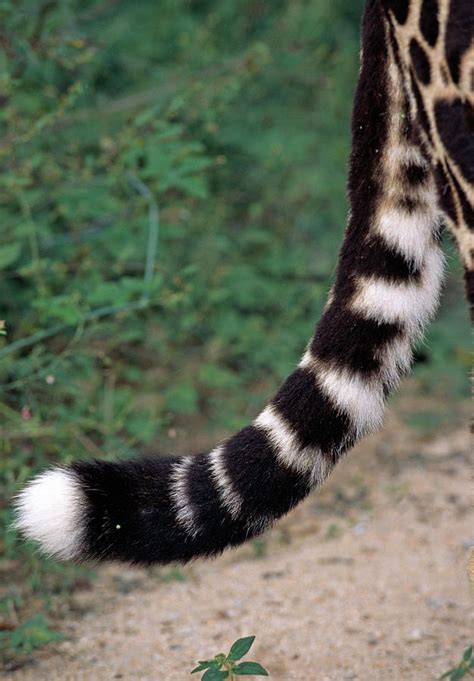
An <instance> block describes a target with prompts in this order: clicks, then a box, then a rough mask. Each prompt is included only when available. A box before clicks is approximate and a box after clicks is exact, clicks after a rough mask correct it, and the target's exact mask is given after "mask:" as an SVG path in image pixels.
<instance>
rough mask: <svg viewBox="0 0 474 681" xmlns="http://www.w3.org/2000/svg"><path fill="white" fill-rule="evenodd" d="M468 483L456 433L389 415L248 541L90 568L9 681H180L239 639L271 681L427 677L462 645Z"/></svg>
mask: <svg viewBox="0 0 474 681" xmlns="http://www.w3.org/2000/svg"><path fill="white" fill-rule="evenodd" d="M472 471H473V468H472V458H470V449H469V437H468V434H467V432H466V429H464V430H458V431H455V432H450V433H446V434H443V435H440V434H439V432H438V433H437V434H435V435H429V436H428V435H426V434H425V435H420V434H417V432H416V431H413V430H408V429H406V428H403V427H402V426H401V423H400V422H399V420H398V419H397V417H396V416H395V415H394V414H392V415H391V417H390V418H389V420H388V424H387V427H386V428H385V429H384V431H383V432H382V433H380V434H378V435H377V436H374V437H373V438H371V439H369V440H367V441H366V442H364V443H362V445H360V446H359V447H358V448H357V449H356V450H355V451H354V452H352V453H351V455H350V456H349V457H347V459H345V460H344V462H342V463H341V464H340V465H339V467H338V469H337V470H336V471H335V473H334V474H333V475H332V476H331V479H330V480H329V481H328V482H327V483H326V485H325V486H324V488H323V489H322V490H320V491H319V492H318V493H316V494H314V495H312V496H311V498H309V499H308V500H307V501H306V502H305V503H304V504H303V505H302V506H301V507H300V508H298V509H296V510H295V511H294V512H293V513H292V514H290V516H289V517H288V518H286V519H285V520H284V521H282V522H280V523H279V524H278V525H277V526H276V527H275V528H274V529H273V530H272V531H271V532H270V533H269V534H268V535H267V536H266V537H265V538H264V539H263V540H261V541H260V542H257V543H251V544H249V545H247V546H244V547H242V548H240V549H238V550H235V551H231V552H227V553H225V554H224V555H223V556H222V557H221V558H219V559H217V560H214V561H212V562H207V563H206V562H198V563H195V564H193V565H190V566H186V567H185V568H182V569H181V570H180V571H177V570H176V569H172V570H170V569H169V568H167V569H159V570H158V569H153V570H152V571H145V570H141V569H133V570H132V569H130V568H127V567H120V566H113V567H111V566H107V567H105V568H103V569H102V570H101V572H100V574H99V577H98V580H97V582H96V583H95V584H94V587H93V589H92V590H85V591H83V592H81V591H79V592H76V593H75V594H74V595H73V596H72V597H71V603H72V610H71V613H72V614H70V615H69V616H68V617H67V618H66V619H65V620H64V621H63V623H62V630H63V631H64V633H65V634H66V635H67V637H68V638H67V640H65V641H64V642H61V643H57V644H55V645H54V646H49V647H48V648H47V649H44V650H41V651H39V652H37V653H36V654H35V657H34V659H33V660H32V661H31V664H29V665H28V666H26V667H23V668H21V669H19V670H17V671H15V672H10V673H9V674H8V679H11V680H12V681H73V680H77V681H79V680H84V681H86V680H87V681H89V680H91V681H113V680H114V679H123V680H124V681H181V680H182V679H187V678H196V676H194V677H190V676H189V672H190V670H191V669H192V667H193V666H194V664H195V662H196V660H197V659H203V658H206V657H210V656H213V655H214V654H215V653H217V652H220V651H226V650H227V649H228V648H229V645H230V644H231V643H232V642H233V641H234V639H236V638H237V637H239V636H248V635H251V634H255V635H256V636H257V639H256V643H255V645H254V647H253V649H252V651H251V654H250V656H249V659H255V660H257V661H259V662H260V663H262V664H263V665H264V666H265V667H267V668H268V670H269V672H270V678H271V679H273V680H274V681H284V680H285V681H286V680H295V681H306V680H311V681H359V680H364V681H410V680H412V679H413V680H415V679H416V680H417V681H425V680H428V679H436V678H439V676H440V674H441V673H443V672H444V671H446V670H447V669H448V668H449V667H450V666H452V664H453V663H455V662H457V661H458V658H459V657H460V655H461V653H462V651H463V650H464V648H466V647H467V646H468V644H469V643H471V642H472V639H473V638H474V608H473V598H474V584H473V583H472V582H470V580H469V577H468V569H467V566H468V561H469V555H470V551H471V546H472V544H473V543H474V522H473V521H474V512H473V496H472V494H473V488H472ZM247 678H250V677H247ZM252 678H255V677H252Z"/></svg>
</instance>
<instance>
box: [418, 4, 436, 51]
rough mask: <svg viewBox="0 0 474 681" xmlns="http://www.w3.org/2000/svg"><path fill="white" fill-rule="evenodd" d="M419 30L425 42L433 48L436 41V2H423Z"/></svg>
mask: <svg viewBox="0 0 474 681" xmlns="http://www.w3.org/2000/svg"><path fill="white" fill-rule="evenodd" d="M420 30H421V32H422V34H423V37H424V39H425V40H426V42H427V43H428V44H429V45H431V46H432V47H434V46H435V45H436V41H437V40H438V33H439V20H438V0H423V4H422V6H421V13H420Z"/></svg>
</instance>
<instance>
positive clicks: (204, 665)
mask: <svg viewBox="0 0 474 681" xmlns="http://www.w3.org/2000/svg"><path fill="white" fill-rule="evenodd" d="M214 662H215V660H199V664H198V666H197V667H195V668H194V669H193V670H192V672H191V674H196V672H202V671H203V670H204V669H209V667H212V665H213V664H214Z"/></svg>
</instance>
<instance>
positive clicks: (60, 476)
mask: <svg viewBox="0 0 474 681" xmlns="http://www.w3.org/2000/svg"><path fill="white" fill-rule="evenodd" d="M84 505H85V499H84V493H83V491H82V490H81V487H80V484H79V482H78V481H77V479H76V478H75V476H74V473H72V472H71V471H67V470H64V469H62V468H53V469H51V470H48V471H46V472H45V473H41V475H39V476H37V477H36V478H34V479H33V480H31V482H29V483H28V484H27V485H26V487H25V488H24V489H23V490H21V492H20V493H19V494H18V495H17V497H16V499H15V508H16V520H15V523H14V525H15V527H16V528H17V529H18V530H20V532H21V533H22V534H23V535H24V536H25V537H26V538H27V539H33V540H35V541H37V542H39V544H40V546H41V549H42V550H43V551H44V552H45V553H48V554H50V555H52V556H56V557H57V558H61V559H63V560H70V559H72V558H77V557H79V555H80V548H81V543H82V542H81V539H82V533H83V520H82V518H83V509H84Z"/></svg>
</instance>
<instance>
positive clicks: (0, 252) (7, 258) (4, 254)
mask: <svg viewBox="0 0 474 681" xmlns="http://www.w3.org/2000/svg"><path fill="white" fill-rule="evenodd" d="M20 252H21V244H19V243H12V244H6V245H5V246H0V269H3V268H5V267H8V266H9V265H13V263H14V262H15V261H16V260H18V256H19V255H20Z"/></svg>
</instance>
